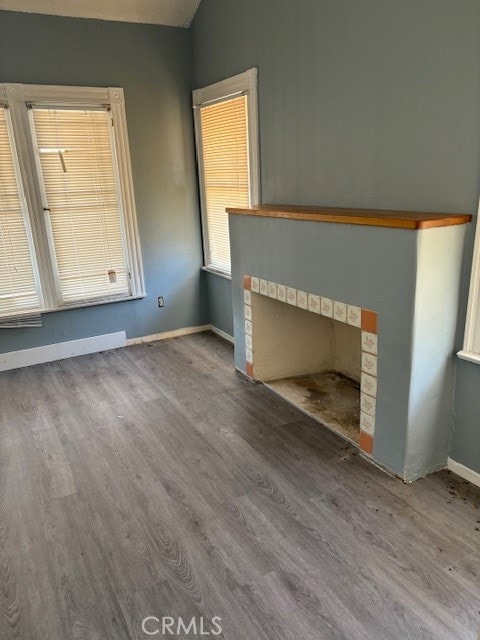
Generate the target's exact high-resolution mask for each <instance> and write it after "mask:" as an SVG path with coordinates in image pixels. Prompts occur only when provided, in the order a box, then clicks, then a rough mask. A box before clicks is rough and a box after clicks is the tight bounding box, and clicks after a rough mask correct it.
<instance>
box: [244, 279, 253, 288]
mask: <svg viewBox="0 0 480 640" xmlns="http://www.w3.org/2000/svg"><path fill="white" fill-rule="evenodd" d="M243 288H244V289H248V290H249V291H250V289H251V288H252V276H243Z"/></svg>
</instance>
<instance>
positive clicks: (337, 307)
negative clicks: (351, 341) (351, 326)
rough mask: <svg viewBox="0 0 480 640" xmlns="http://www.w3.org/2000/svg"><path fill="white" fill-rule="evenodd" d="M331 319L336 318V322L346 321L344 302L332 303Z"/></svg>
mask: <svg viewBox="0 0 480 640" xmlns="http://www.w3.org/2000/svg"><path fill="white" fill-rule="evenodd" d="M333 319H334V320H338V322H346V321H347V305H346V304H345V303H344V302H336V301H334V303H333Z"/></svg>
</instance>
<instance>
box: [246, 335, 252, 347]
mask: <svg viewBox="0 0 480 640" xmlns="http://www.w3.org/2000/svg"><path fill="white" fill-rule="evenodd" d="M245 346H246V347H247V349H252V348H253V340H252V336H251V335H250V334H249V333H246V334H245Z"/></svg>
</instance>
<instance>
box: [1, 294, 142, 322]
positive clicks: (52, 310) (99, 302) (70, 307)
mask: <svg viewBox="0 0 480 640" xmlns="http://www.w3.org/2000/svg"><path fill="white" fill-rule="evenodd" d="M146 297H147V294H146V293H143V294H141V295H138V296H125V297H123V298H111V299H110V300H105V299H103V300H95V301H92V302H79V303H77V304H69V305H65V306H63V307H51V308H50V309H31V310H30V311H25V312H23V311H22V312H21V313H18V314H10V315H5V316H0V322H1V321H6V320H13V319H14V318H20V319H21V318H22V317H29V316H35V315H39V316H43V314H45V313H57V311H70V310H73V309H85V308H87V307H99V306H100V305H103V304H113V303H114V302H128V301H130V300H142V299H143V298H146Z"/></svg>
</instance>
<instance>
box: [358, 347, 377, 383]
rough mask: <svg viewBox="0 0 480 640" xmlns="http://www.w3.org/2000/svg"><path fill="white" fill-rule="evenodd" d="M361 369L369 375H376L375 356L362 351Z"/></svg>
mask: <svg viewBox="0 0 480 640" xmlns="http://www.w3.org/2000/svg"><path fill="white" fill-rule="evenodd" d="M362 371H365V373H369V374H370V375H371V376H375V377H377V356H373V355H372V354H371V353H366V352H365V351H363V352H362Z"/></svg>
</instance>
